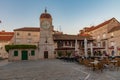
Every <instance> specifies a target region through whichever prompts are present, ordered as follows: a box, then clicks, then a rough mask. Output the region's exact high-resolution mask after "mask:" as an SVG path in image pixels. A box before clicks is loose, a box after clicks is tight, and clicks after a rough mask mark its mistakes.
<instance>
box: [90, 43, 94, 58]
mask: <svg viewBox="0 0 120 80" xmlns="http://www.w3.org/2000/svg"><path fill="white" fill-rule="evenodd" d="M90 51H91V56H92V57H93V43H92V42H91V43H90Z"/></svg>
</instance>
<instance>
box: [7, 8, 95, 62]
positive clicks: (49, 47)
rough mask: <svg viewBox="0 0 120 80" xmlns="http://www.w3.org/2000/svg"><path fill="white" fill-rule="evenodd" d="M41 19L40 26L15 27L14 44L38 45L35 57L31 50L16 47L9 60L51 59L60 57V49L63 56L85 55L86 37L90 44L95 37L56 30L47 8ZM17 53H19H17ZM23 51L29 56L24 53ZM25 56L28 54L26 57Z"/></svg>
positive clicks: (10, 52)
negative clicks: (68, 54) (70, 54)
mask: <svg viewBox="0 0 120 80" xmlns="http://www.w3.org/2000/svg"><path fill="white" fill-rule="evenodd" d="M39 20H40V27H24V28H19V29H14V33H15V35H14V39H13V44H15V45H21V44H25V45H29V44H30V45H36V46H37V49H36V50H35V55H34V57H33V56H32V57H31V55H30V54H31V53H30V51H31V50H24V49H23V50H17V51H16V50H15V49H14V50H10V51H9V61H16V60H35V59H47V58H49V59H51V58H56V57H58V52H59V51H60V52H62V53H63V54H64V55H63V56H66V54H67V53H68V52H70V53H72V54H76V53H77V54H80V55H84V51H83V48H84V39H87V40H88V42H87V43H88V44H90V43H91V42H93V39H92V38H91V36H89V35H70V34H63V32H60V31H55V30H54V26H53V24H52V16H51V15H50V14H49V13H47V10H45V12H44V13H42V14H41V15H40V18H39ZM76 46H77V47H76ZM22 51H23V52H22ZM24 51H26V53H24ZM76 51H77V52H76ZM17 53H18V55H15V54H17ZM23 53H24V54H26V55H27V56H26V55H22V54H23ZM24 56H26V58H25V59H24Z"/></svg>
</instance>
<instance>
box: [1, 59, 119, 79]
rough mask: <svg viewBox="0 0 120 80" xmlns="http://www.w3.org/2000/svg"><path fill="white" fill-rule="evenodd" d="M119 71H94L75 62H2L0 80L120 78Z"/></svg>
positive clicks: (55, 60)
mask: <svg viewBox="0 0 120 80" xmlns="http://www.w3.org/2000/svg"><path fill="white" fill-rule="evenodd" d="M119 75H120V70H119V71H116V70H114V71H109V70H106V71H103V72H100V71H92V70H89V69H88V68H86V67H84V66H83V65H79V64H78V63H75V62H64V61H62V60H57V59H53V60H37V61H18V62H7V61H1V62H0V80H120V76H119Z"/></svg>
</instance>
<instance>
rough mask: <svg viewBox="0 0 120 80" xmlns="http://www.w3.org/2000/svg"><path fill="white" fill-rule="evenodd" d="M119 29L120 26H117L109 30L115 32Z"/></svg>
mask: <svg viewBox="0 0 120 80" xmlns="http://www.w3.org/2000/svg"><path fill="white" fill-rule="evenodd" d="M118 30H120V26H115V27H113V28H112V29H111V30H110V31H109V33H111V32H114V31H118Z"/></svg>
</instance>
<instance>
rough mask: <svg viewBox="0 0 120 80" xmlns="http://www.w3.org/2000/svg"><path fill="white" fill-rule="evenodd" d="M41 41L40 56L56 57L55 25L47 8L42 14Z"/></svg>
mask: <svg viewBox="0 0 120 80" xmlns="http://www.w3.org/2000/svg"><path fill="white" fill-rule="evenodd" d="M39 19H40V42H39V58H40V59H45V58H54V41H53V25H52V17H51V15H50V14H49V13H47V9H45V11H44V13H42V14H41V15H40V18H39Z"/></svg>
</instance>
